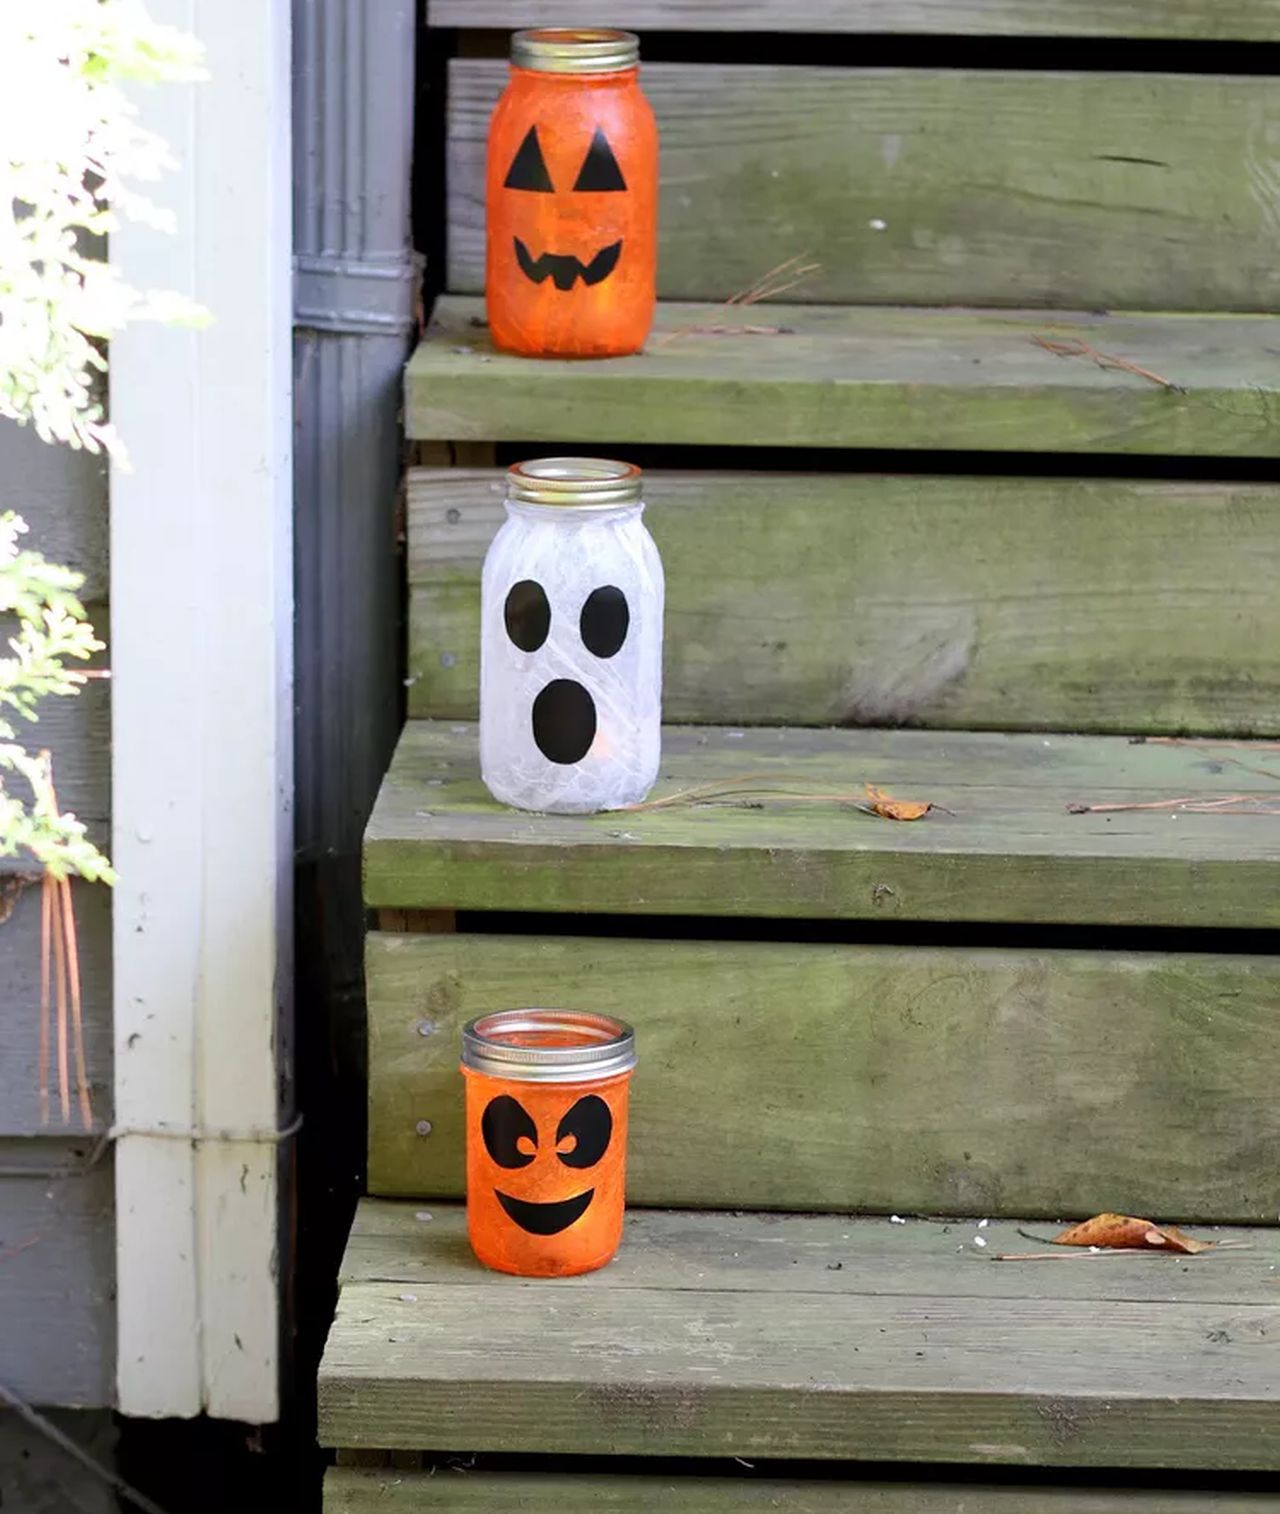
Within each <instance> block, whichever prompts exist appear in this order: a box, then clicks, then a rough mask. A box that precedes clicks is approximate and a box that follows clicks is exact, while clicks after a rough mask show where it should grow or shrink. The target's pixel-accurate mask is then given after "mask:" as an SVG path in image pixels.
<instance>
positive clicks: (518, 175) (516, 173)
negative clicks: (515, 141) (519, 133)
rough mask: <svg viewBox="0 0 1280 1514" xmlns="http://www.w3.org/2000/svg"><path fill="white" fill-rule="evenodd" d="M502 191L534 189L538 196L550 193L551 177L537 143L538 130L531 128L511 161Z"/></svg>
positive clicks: (539, 145)
mask: <svg viewBox="0 0 1280 1514" xmlns="http://www.w3.org/2000/svg"><path fill="white" fill-rule="evenodd" d="M502 187H503V188H504V189H535V190H537V192H538V193H539V194H544V195H549V194H550V193H551V175H550V174H549V173H548V172H547V160H546V159H545V158H544V157H543V156H542V143H541V142H539V141H538V128H537V127H536V126H531V127H530V128H529V130H528V131H527V132H526V133H525V138H524V141H523V142H521V144H520V147H519V150H518V151H517V153H516V155H515V157H514V158H512V160H511V167H510V168H509V169H507V177H506V178H505V179H504V180H503V184H502Z"/></svg>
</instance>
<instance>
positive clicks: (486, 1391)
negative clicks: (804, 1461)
mask: <svg viewBox="0 0 1280 1514" xmlns="http://www.w3.org/2000/svg"><path fill="white" fill-rule="evenodd" d="M690 1223H691V1224H700V1225H701V1226H703V1227H704V1230H705V1233H706V1236H707V1242H706V1255H707V1259H708V1266H707V1268H706V1270H705V1273H704V1276H703V1278H702V1279H701V1280H700V1281H699V1282H698V1283H697V1286H694V1287H687V1288H675V1289H673V1288H668V1287H665V1286H663V1285H662V1284H661V1283H658V1284H656V1285H655V1286H653V1287H648V1288H644V1287H640V1288H635V1287H632V1288H617V1287H614V1286H613V1285H612V1275H613V1274H612V1273H611V1271H609V1270H607V1269H606V1270H605V1271H604V1272H602V1273H599V1274H597V1275H596V1277H595V1279H594V1280H593V1282H592V1284H591V1285H590V1287H589V1289H588V1288H587V1287H583V1288H580V1289H577V1290H572V1289H571V1290H566V1289H563V1288H561V1287H560V1286H559V1285H558V1283H556V1282H551V1283H545V1282H542V1283H540V1282H528V1281H526V1280H523V1279H515V1278H508V1277H503V1276H499V1275H498V1274H486V1273H484V1272H483V1271H482V1270H481V1269H480V1268H479V1266H478V1265H476V1266H473V1267H472V1269H471V1275H470V1276H471V1280H470V1281H465V1282H464V1281H457V1282H449V1283H441V1284H438V1285H436V1284H425V1285H423V1284H420V1285H417V1286H416V1287H414V1288H413V1289H412V1290H407V1289H405V1288H404V1287H403V1286H402V1285H401V1284H399V1283H395V1282H391V1283H386V1282H371V1283H349V1284H347V1286H346V1287H345V1288H344V1289H343V1290H342V1294H341V1297H340V1300H339V1305H338V1313H337V1318H336V1319H335V1321H334V1325H333V1329H332V1331H331V1332H330V1335H329V1341H328V1346H327V1348H326V1351H325V1357H324V1362H323V1365H322V1367H321V1372H320V1384H319V1387H320V1438H321V1440H322V1441H323V1442H324V1443H326V1444H330V1445H335V1444H336V1445H346V1446H362V1445H378V1446H385V1445H388V1444H389V1445H392V1446H410V1447H413V1446H429V1447H455V1446H463V1445H465V1446H468V1447H471V1448H474V1449H477V1450H483V1451H539V1452H550V1453H553V1454H554V1453H568V1454H572V1453H575V1452H581V1453H592V1454H600V1453H601V1452H604V1453H610V1454H615V1455H644V1456H655V1455H665V1456H699V1455H715V1456H720V1457H724V1456H743V1457H753V1456H777V1457H787V1458H815V1459H824V1460H843V1459H850V1458H857V1459H859V1460H885V1461H929V1462H961V1463H971V1464H988V1465H1001V1464H1008V1463H1010V1462H1014V1463H1019V1464H1024V1465H1044V1466H1116V1465H1121V1464H1123V1465H1125V1466H1127V1467H1133V1468H1139V1467H1199V1468H1205V1467H1212V1468H1217V1469H1227V1468H1233V1467H1234V1468H1269V1469H1272V1468H1275V1467H1276V1466H1278V1465H1280V1374H1277V1372H1276V1370H1275V1366H1276V1355H1277V1349H1278V1348H1277V1346H1276V1344H1275V1334H1276V1331H1277V1329H1280V1302H1277V1303H1271V1304H1245V1303H1239V1302H1232V1303H1216V1302H1215V1303H1200V1302H1186V1303H1177V1304H1167V1303H1144V1302H1130V1301H1120V1302H1117V1301H1112V1300H1109V1299H1106V1298H1103V1297H1094V1298H1091V1299H1087V1300H1081V1299H1063V1298H1058V1297H1056V1296H1055V1294H1054V1292H1053V1289H1054V1281H1053V1273H1054V1270H1055V1269H1056V1271H1057V1272H1061V1270H1062V1269H1063V1268H1068V1267H1077V1268H1080V1267H1094V1268H1095V1269H1096V1273H1097V1284H1098V1287H1099V1289H1100V1290H1101V1289H1105V1287H1106V1284H1105V1281H1104V1274H1105V1269H1106V1268H1107V1267H1109V1266H1112V1265H1116V1263H1115V1262H1114V1261H1113V1260H1111V1259H1104V1260H1103V1261H1101V1262H1094V1261H1092V1260H1090V1261H1074V1262H1063V1263H1061V1264H1058V1263H1052V1264H1051V1263H1044V1264H1041V1265H1042V1268H1043V1271H1044V1273H1045V1274H1046V1275H1045V1276H1044V1278H1043V1282H1042V1285H1041V1286H1042V1289H1043V1294H1042V1296H1041V1297H1039V1298H1036V1299H1018V1298H1002V1299H980V1298H972V1297H969V1296H967V1295H965V1294H964V1293H962V1292H960V1291H958V1290H959V1289H960V1288H962V1287H963V1284H962V1283H961V1281H960V1271H961V1269H962V1268H964V1267H965V1266H967V1265H969V1263H968V1260H967V1259H966V1258H964V1257H962V1256H957V1254H956V1251H955V1248H954V1245H953V1244H952V1238H951V1237H950V1236H945V1237H944V1236H941V1235H939V1237H938V1242H939V1244H938V1245H937V1248H936V1250H934V1251H931V1252H930V1254H929V1258H928V1266H927V1269H926V1268H925V1265H924V1259H923V1258H922V1270H921V1274H920V1275H921V1279H922V1282H924V1283H926V1285H927V1286H925V1288H924V1289H923V1291H922V1292H920V1293H918V1294H911V1295H908V1294H885V1293H883V1292H881V1291H880V1290H879V1284H880V1272H879V1268H876V1267H860V1265H859V1263H858V1261H857V1259H856V1258H855V1257H853V1256H850V1257H849V1258H848V1260H846V1262H845V1265H844V1267H843V1269H842V1273H841V1275H842V1276H843V1275H844V1274H845V1273H848V1274H850V1276H849V1278H848V1279H847V1282H846V1284H845V1285H844V1287H843V1288H842V1291H839V1292H835V1293H832V1292H829V1291H819V1292H810V1291H806V1289H805V1285H804V1282H803V1281H802V1279H803V1277H804V1273H805V1271H806V1268H805V1266H804V1263H803V1262H802V1260H801V1258H800V1257H798V1256H796V1257H794V1258H793V1260H794V1266H793V1267H792V1270H793V1272H795V1274H796V1278H797V1282H796V1286H795V1287H794V1288H793V1289H792V1290H791V1291H788V1292H785V1293H784V1292H773V1293H769V1294H768V1295H767V1297H765V1298H763V1299H762V1298H761V1297H760V1296H759V1295H758V1294H757V1293H756V1292H754V1291H752V1290H750V1289H747V1290H742V1289H741V1288H736V1287H734V1286H733V1285H732V1282H731V1278H732V1276H733V1272H732V1267H733V1259H732V1257H729V1258H728V1259H727V1261H726V1262H725V1263H724V1264H722V1263H721V1262H720V1261H719V1260H718V1258H719V1257H720V1256H723V1254H724V1245H723V1242H722V1241H720V1240H718V1236H719V1230H718V1227H719V1224H720V1219H719V1216H716V1215H706V1216H702V1217H700V1218H699V1217H690ZM760 1223H761V1224H762V1225H767V1226H771V1227H773V1228H775V1229H776V1228H777V1225H778V1222H776V1221H769V1220H761V1221H760ZM424 1230H425V1232H426V1234H425V1235H424V1237H423V1239H422V1240H421V1242H420V1245H421V1246H422V1247H423V1248H424V1250H425V1249H430V1248H431V1247H432V1246H433V1244H435V1243H434V1242H433V1240H432V1238H431V1231H430V1226H429V1225H428V1226H425V1227H424ZM442 1244H445V1245H449V1240H448V1238H447V1237H445V1238H444V1240H443V1242H442ZM782 1244H783V1245H784V1247H785V1244H786V1242H785V1239H783V1241H782ZM453 1249H454V1250H456V1238H455V1242H454V1245H453ZM631 1249H633V1250H635V1251H636V1252H637V1253H639V1254H638V1255H637V1257H636V1259H635V1262H634V1265H635V1266H636V1267H637V1268H639V1269H641V1273H643V1268H644V1265H645V1262H644V1253H643V1251H642V1248H641V1247H640V1246H639V1245H636V1244H634V1243H633V1244H632V1247H631ZM1165 1260H1166V1259H1165V1258H1160V1260H1159V1261H1158V1262H1157V1263H1156V1265H1164V1263H1165ZM666 1265H667V1264H666V1262H665V1261H660V1262H659V1263H658V1268H659V1270H661V1269H663V1268H665V1266H666ZM973 1265H982V1264H979V1263H974V1264H973ZM987 1265H990V1266H1005V1265H1007V1266H1013V1265H1015V1264H1013V1263H1007V1264H1005V1263H994V1262H992V1263H988V1264H987ZM1186 1265H1188V1266H1190V1265H1192V1264H1191V1263H1190V1262H1188V1263H1186ZM822 1271H823V1273H824V1274H825V1272H826V1267H825V1265H824V1266H823V1268H822ZM588 1299H589V1303H588Z"/></svg>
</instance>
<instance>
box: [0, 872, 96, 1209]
mask: <svg viewBox="0 0 1280 1514" xmlns="http://www.w3.org/2000/svg"><path fill="white" fill-rule="evenodd" d="M40 895H41V888H40V884H39V883H38V882H36V883H24V882H22V881H21V880H20V879H19V878H15V877H14V876H13V875H12V874H10V875H9V876H8V877H6V876H4V875H3V874H0V914H3V913H4V910H5V908H6V907H7V906H8V905H12V913H11V914H10V915H9V917H8V919H6V920H4V922H3V923H0V963H3V976H2V979H0V981H2V983H3V987H2V988H0V1006H2V1007H3V1012H0V1137H2V1136H15V1135H39V1134H41V1133H42V1131H43V1133H44V1134H50V1133H56V1132H58V1131H60V1130H61V1128H62V1126H61V1116H60V1114H59V1110H58V1096H57V1093H56V1087H57V1084H56V1076H55V1079H54V1082H53V1085H52V1087H53V1088H54V1090H55V1091H54V1092H53V1093H52V1094H51V1097H50V1109H51V1114H52V1120H53V1123H52V1124H51V1125H50V1126H49V1127H47V1128H44V1127H42V1125H41V1116H40V1098H39V1086H40V1079H39V1046H40V959H41V950H40ZM72 896H73V898H74V901H75V908H76V925H77V942H78V945H79V949H80V975H81V977H80V981H81V993H82V996H83V1004H82V1009H83V1016H84V1047H85V1065H86V1071H87V1073H88V1080H89V1090H90V1094H91V1097H92V1101H93V1112H94V1121H95V1129H97V1128H102V1127H104V1126H105V1125H108V1124H110V1120H111V1067H112V1061H111V1035H112V1032H111V893H110V890H109V889H107V888H106V887H105V886H104V885H100V884H88V883H80V882H76V883H74V884H73V885H72ZM55 1067H56V1062H55ZM71 1077H72V1086H71V1098H72V1116H71V1118H72V1121H73V1125H72V1127H71V1129H72V1132H73V1133H78V1132H79V1129H80V1120H79V1114H78V1113H77V1112H76V1108H75V1082H74V1079H75V1063H74V1059H73V1060H72V1062H71ZM3 1219H4V1213H3V1211H2V1210H0V1222H2V1221H3Z"/></svg>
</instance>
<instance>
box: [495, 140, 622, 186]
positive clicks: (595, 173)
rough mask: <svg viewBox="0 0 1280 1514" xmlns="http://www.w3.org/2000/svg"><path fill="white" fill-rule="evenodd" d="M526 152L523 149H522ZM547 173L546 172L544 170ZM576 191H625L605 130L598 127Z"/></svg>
mask: <svg viewBox="0 0 1280 1514" xmlns="http://www.w3.org/2000/svg"><path fill="white" fill-rule="evenodd" d="M520 151H521V152H523V151H524V149H523V148H521V149H520ZM543 172H544V173H545V172H546V170H545V169H544V170H543ZM573 187H574V189H590V190H595V191H596V193H597V194H598V193H600V192H601V191H602V190H603V191H608V190H618V189H625V188H626V187H627V181H626V180H625V179H624V178H623V177H622V170H621V169H620V168H619V167H618V160H617V158H615V157H614V155H613V148H612V147H610V146H609V139H608V138H607V137H606V136H605V134H604V128H603V127H600V126H597V127H596V134H595V136H594V137H592V139H591V146H590V147H588V148H587V161H586V162H585V163H584V164H583V165H582V168H581V170H580V172H579V174H578V180H577V183H576V184H575V185H574V186H573Z"/></svg>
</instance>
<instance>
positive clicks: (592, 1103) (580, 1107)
mask: <svg viewBox="0 0 1280 1514" xmlns="http://www.w3.org/2000/svg"><path fill="white" fill-rule="evenodd" d="M612 1134H613V1115H612V1114H611V1113H610V1111H609V1106H608V1105H607V1104H606V1103H605V1101H604V1100H603V1099H602V1098H600V1097H599V1096H598V1095H597V1094H594V1093H589V1094H588V1095H587V1096H586V1098H585V1099H579V1100H578V1102H577V1103H576V1104H575V1105H574V1106H573V1108H572V1109H571V1110H570V1111H569V1113H568V1114H567V1115H565V1117H564V1119H563V1120H561V1121H560V1128H559V1130H557V1131H556V1145H557V1146H558V1145H559V1144H560V1142H561V1141H563V1140H567V1139H568V1137H569V1136H575V1137H576V1138H577V1142H578V1144H577V1145H576V1146H575V1147H574V1148H573V1150H572V1151H568V1152H557V1153H556V1155H557V1156H559V1158H560V1160H561V1161H562V1162H563V1163H564V1165H565V1166H566V1167H594V1166H595V1165H596V1163H597V1162H598V1161H599V1160H600V1158H601V1157H602V1156H603V1155H604V1154H605V1152H606V1151H608V1149H609V1138H610V1136H612Z"/></svg>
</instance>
